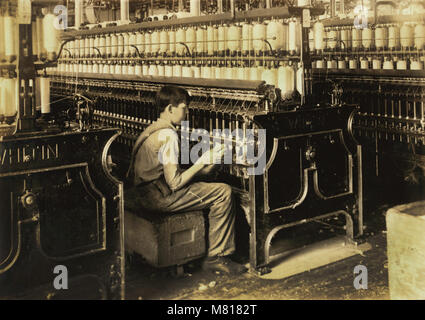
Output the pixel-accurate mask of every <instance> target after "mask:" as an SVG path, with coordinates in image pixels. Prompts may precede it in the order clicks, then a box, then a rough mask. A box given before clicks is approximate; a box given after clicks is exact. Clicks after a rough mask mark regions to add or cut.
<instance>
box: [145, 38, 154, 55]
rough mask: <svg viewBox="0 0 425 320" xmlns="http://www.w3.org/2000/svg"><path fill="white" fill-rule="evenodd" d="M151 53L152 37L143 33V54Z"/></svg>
mask: <svg viewBox="0 0 425 320" xmlns="http://www.w3.org/2000/svg"><path fill="white" fill-rule="evenodd" d="M151 52H152V35H151V34H150V33H149V32H146V33H145V54H147V55H150V54H151Z"/></svg>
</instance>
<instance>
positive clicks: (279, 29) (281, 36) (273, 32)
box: [266, 20, 288, 51]
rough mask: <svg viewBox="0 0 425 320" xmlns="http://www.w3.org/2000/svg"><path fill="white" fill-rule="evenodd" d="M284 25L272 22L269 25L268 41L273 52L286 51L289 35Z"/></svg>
mask: <svg viewBox="0 0 425 320" xmlns="http://www.w3.org/2000/svg"><path fill="white" fill-rule="evenodd" d="M285 31H287V30H285V27H284V25H283V23H281V22H279V21H277V20H272V21H271V22H270V23H269V24H268V25H267V32H266V35H267V41H268V42H269V43H270V45H271V47H272V48H273V50H275V51H277V50H286V42H287V36H288V35H287V34H286V33H285Z"/></svg>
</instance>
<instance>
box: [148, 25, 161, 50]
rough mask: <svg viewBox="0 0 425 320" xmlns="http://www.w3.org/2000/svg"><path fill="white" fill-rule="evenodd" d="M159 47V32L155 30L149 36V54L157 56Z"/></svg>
mask: <svg viewBox="0 0 425 320" xmlns="http://www.w3.org/2000/svg"><path fill="white" fill-rule="evenodd" d="M159 47H160V38H159V31H158V30H155V31H153V32H152V34H151V51H150V52H151V53H152V54H154V55H155V54H157V53H158V52H159Z"/></svg>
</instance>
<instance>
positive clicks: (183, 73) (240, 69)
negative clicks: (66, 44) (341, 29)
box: [51, 60, 304, 99]
mask: <svg viewBox="0 0 425 320" xmlns="http://www.w3.org/2000/svg"><path fill="white" fill-rule="evenodd" d="M51 71H56V72H59V73H60V74H67V75H71V76H78V74H79V73H92V74H107V75H109V74H115V75H136V76H140V77H145V76H153V77H183V78H196V79H216V80H220V79H228V80H254V81H255V80H260V81H265V82H266V83H267V84H269V85H273V86H275V87H276V88H279V89H280V90H281V93H282V98H283V99H290V98H291V97H292V95H293V93H294V91H295V90H297V91H298V92H299V93H300V94H302V92H303V81H304V78H303V76H304V72H303V68H302V67H301V64H298V63H292V62H289V63H287V62H281V63H280V64H279V65H277V66H276V65H275V64H274V63H271V62H270V63H268V62H265V63H263V64H261V65H260V64H253V65H251V66H249V67H247V66H242V65H240V64H239V65H231V64H230V63H229V64H227V65H215V66H214V65H180V64H166V65H164V64H158V65H157V64H154V63H152V64H140V63H111V62H108V61H106V60H105V61H103V62H101V63H97V62H96V63H87V64H83V63H59V64H58V66H57V67H56V68H53V69H52V70H51Z"/></svg>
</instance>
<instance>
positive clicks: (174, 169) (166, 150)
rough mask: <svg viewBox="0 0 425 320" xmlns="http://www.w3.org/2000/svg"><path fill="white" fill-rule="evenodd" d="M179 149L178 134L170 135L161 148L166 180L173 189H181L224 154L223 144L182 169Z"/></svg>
mask: <svg viewBox="0 0 425 320" xmlns="http://www.w3.org/2000/svg"><path fill="white" fill-rule="evenodd" d="M179 150H180V148H179V140H178V137H177V135H176V136H175V137H170V138H169V139H168V141H167V142H166V143H165V144H164V145H163V147H162V148H161V150H160V154H161V157H162V161H161V163H162V164H163V169H164V177H165V181H166V182H167V184H168V186H169V187H170V189H171V190H172V191H176V190H179V189H181V188H182V187H184V186H185V185H187V184H188V183H189V182H190V181H191V180H192V179H193V178H194V177H195V176H196V175H197V174H199V173H201V172H202V171H203V169H204V168H205V167H208V166H209V164H211V163H215V162H217V161H218V160H220V159H221V158H222V157H223V154H224V148H223V147H222V146H220V147H217V148H215V149H212V150H210V151H208V152H206V153H204V154H203V155H202V156H201V157H200V158H199V159H198V160H197V161H196V162H195V164H193V165H192V166H191V167H190V168H189V169H186V170H184V171H182V170H181V169H180V166H179V153H180V152H179Z"/></svg>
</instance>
